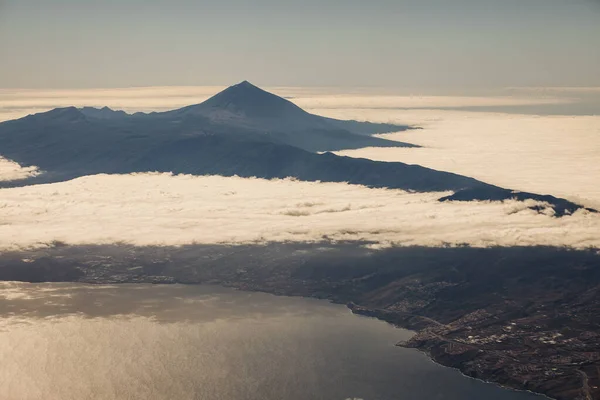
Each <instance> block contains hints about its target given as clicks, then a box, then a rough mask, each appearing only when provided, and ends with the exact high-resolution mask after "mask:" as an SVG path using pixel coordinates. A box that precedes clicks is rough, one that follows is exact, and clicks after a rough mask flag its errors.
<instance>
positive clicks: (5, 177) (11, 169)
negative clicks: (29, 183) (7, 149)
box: [0, 157, 40, 182]
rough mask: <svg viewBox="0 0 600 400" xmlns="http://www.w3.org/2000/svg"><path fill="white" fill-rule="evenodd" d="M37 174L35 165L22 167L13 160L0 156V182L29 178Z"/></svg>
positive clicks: (38, 172)
mask: <svg viewBox="0 0 600 400" xmlns="http://www.w3.org/2000/svg"><path fill="white" fill-rule="evenodd" d="M39 174H40V171H39V170H38V169H37V167H22V166H20V165H19V164H17V163H16V162H14V161H11V160H7V159H6V158H3V157H0V182H5V181H14V180H17V179H25V178H30V177H32V176H37V175H39Z"/></svg>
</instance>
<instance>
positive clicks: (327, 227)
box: [0, 173, 600, 250]
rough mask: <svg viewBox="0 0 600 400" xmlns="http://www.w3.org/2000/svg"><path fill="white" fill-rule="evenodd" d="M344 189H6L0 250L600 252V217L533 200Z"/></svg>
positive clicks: (199, 181)
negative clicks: (269, 245)
mask: <svg viewBox="0 0 600 400" xmlns="http://www.w3.org/2000/svg"><path fill="white" fill-rule="evenodd" d="M444 194H447V193H417V194H415V193H407V192H404V191H400V190H387V189H369V188H366V187H362V186H356V185H348V184H343V183H312V182H298V181H294V180H289V179H285V180H273V181H268V180H263V179H246V178H238V177H233V178H225V177H218V176H202V177H198V176H189V175H185V176H182V175H179V176H172V175H170V174H157V173H151V174H132V175H95V176H87V177H83V178H78V179H75V180H72V181H69V182H62V183H55V184H48V185H36V186H28V187H22V188H12V189H3V190H0V249H4V250H6V249H17V248H24V247H37V246H45V245H48V244H49V243H51V242H52V241H62V242H66V243H68V244H93V243H96V244H104V243H115V242H127V243H131V244H136V245H180V244H189V243H207V244H211V243H251V242H267V241H320V240H324V239H329V240H369V241H374V242H376V243H378V244H379V245H380V246H386V245H392V244H393V245H426V246H439V245H444V244H463V243H468V244H470V245H473V246H480V247H485V246H491V245H501V246H514V245H553V246H563V245H564V246H571V247H575V248H583V247H590V246H592V247H600V234H599V232H600V216H599V215H598V214H591V213H588V212H586V211H583V210H582V211H577V212H576V213H574V214H573V215H571V216H566V217H563V218H554V217H552V216H548V215H543V214H538V213H537V212H535V211H533V210H531V209H529V208H528V207H530V206H532V205H535V204H536V203H534V202H525V203H522V202H516V201H507V202H504V203H488V202H469V203H464V202H444V203H440V202H438V201H437V199H438V198H439V197H440V196H442V195H444Z"/></svg>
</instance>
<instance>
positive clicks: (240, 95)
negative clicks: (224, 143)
mask: <svg viewBox="0 0 600 400" xmlns="http://www.w3.org/2000/svg"><path fill="white" fill-rule="evenodd" d="M175 112H176V113H178V114H180V115H201V116H204V117H206V118H208V119H209V120H210V121H212V122H216V123H232V124H236V125H238V126H244V127H253V128H259V129H262V130H266V131H298V130H306V129H328V128H329V129H333V128H334V127H333V126H331V125H330V124H328V123H327V121H326V119H325V118H322V117H318V116H316V115H312V114H310V113H307V112H306V111H304V110H303V109H301V108H300V107H298V106H297V105H295V104H294V103H292V102H291V101H289V100H286V99H284V98H282V97H279V96H277V95H275V94H272V93H269V92H267V91H265V90H263V89H261V88H259V87H257V86H254V85H253V84H251V83H250V82H248V81H243V82H241V83H238V84H237V85H233V86H230V87H228V88H227V89H225V90H223V91H222V92H220V93H218V94H216V95H214V96H213V97H211V98H210V99H208V100H206V101H205V102H203V103H201V104H197V105H193V106H189V107H185V108H183V109H180V110H176V111H175Z"/></svg>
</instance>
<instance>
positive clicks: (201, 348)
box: [0, 282, 538, 400]
mask: <svg viewBox="0 0 600 400" xmlns="http://www.w3.org/2000/svg"><path fill="white" fill-rule="evenodd" d="M408 337H410V332H408V331H405V330H401V329H397V328H394V327H392V326H390V325H388V324H386V323H384V322H381V321H378V320H375V319H371V318H365V317H360V316H356V315H352V314H351V313H350V311H349V310H348V309H346V307H344V306H340V305H334V304H329V303H328V302H325V301H320V300H314V299H303V298H289V297H276V296H271V295H266V294H261V293H249V292H241V291H234V290H230V289H224V288H219V287H212V286H182V285H155V286H152V285H118V286H87V285H79V284H23V283H12V282H8V283H0V399H2V400H12V399H14V400H28V399H44V400H53V399H57V400H58V399H60V400H68V399H77V400H82V399H145V400H146V399H157V400H162V399H169V400H173V399H182V400H184V399H207V400H250V399H253V400H254V399H261V400H282V399H286V400H301V399H302V400H304V399H323V400H345V399H364V400H384V399H385V400H388V399H390V400H391V399H397V400H419V399H426V400H434V399H440V400H442V399H443V400H465V399H473V400H479V399H486V400H509V399H510V400H519V399H533V398H538V397H536V396H534V395H532V394H528V393H518V392H512V391H509V390H504V389H501V388H499V387H496V386H494V385H491V384H485V383H483V382H479V381H476V380H473V379H468V378H465V377H463V376H462V375H461V374H460V373H458V372H457V371H454V370H452V369H448V368H443V367H440V366H438V365H436V364H434V363H432V362H431V361H430V360H428V359H427V357H425V356H424V355H423V354H420V353H419V352H417V351H415V350H409V349H402V348H399V347H395V346H394V344H395V343H396V342H398V341H399V340H402V339H407V338H408Z"/></svg>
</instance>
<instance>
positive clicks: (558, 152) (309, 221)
mask: <svg viewBox="0 0 600 400" xmlns="http://www.w3.org/2000/svg"><path fill="white" fill-rule="evenodd" d="M220 89H221V88H212V87H211V88H206V87H204V88H132V89H96V90H73V91H65V90H62V91H51V90H48V91H11V92H8V91H0V119H2V118H4V119H8V118H10V117H18V116H22V115H25V114H27V113H30V112H37V111H43V110H47V109H50V108H53V107H57V106H67V105H76V106H84V105H92V106H103V105H108V106H111V107H114V108H115V109H125V110H127V111H130V112H132V111H152V110H165V109H172V108H176V107H179V106H184V105H188V104H193V103H197V102H200V101H202V100H204V99H206V98H207V97H209V96H210V95H211V94H214V93H216V92H217V91H219V90H220ZM274 91H275V92H276V93H278V94H280V95H285V96H287V97H289V98H290V99H291V100H292V101H294V102H296V103H297V104H298V105H300V106H301V107H303V108H305V109H307V110H308V111H310V112H314V113H317V114H321V115H327V116H331V117H338V118H344V119H358V120H370V121H379V122H396V123H407V124H413V125H418V126H421V127H423V129H419V130H409V131H405V132H399V133H395V134H389V135H385V137H386V138H389V139H396V140H400V141H406V142H410V143H416V144H420V145H422V146H424V147H423V148H418V149H407V148H377V149H374V148H366V149H359V150H352V151H344V152H340V154H343V155H348V156H352V157H364V158H370V159H375V160H385V161H402V162H407V163H414V164H420V165H424V166H428V167H431V168H435V169H440V170H445V171H451V172H456V173H460V174H464V175H467V176H472V177H475V178H478V179H481V180H483V181H486V182H489V183H492V184H497V185H500V186H504V187H509V188H513V189H518V190H524V191H532V192H537V193H542V194H553V195H556V196H561V197H566V198H569V199H571V200H575V201H577V202H580V203H582V204H585V205H586V206H591V207H597V208H600V116H593V115H588V116H540V115H528V114H525V113H523V114H515V113H513V114H507V113H499V112H489V110H486V111H480V112H477V111H473V110H469V111H467V110H461V109H459V108H460V107H467V106H469V107H471V106H474V105H475V106H477V105H481V106H485V107H489V106H495V105H500V106H502V105H516V106H527V105H531V104H553V105H556V104H562V103H566V102H570V101H572V100H571V98H570V97H568V96H562V97H561V96H554V94H555V93H556V91H550V93H551V94H552V95H551V96H549V95H548V94H547V93H546V94H544V95H540V94H539V93H534V95H532V94H531V93H529V92H527V96H522V95H520V96H506V95H503V96H488V97H481V96H456V95H454V96H431V95H429V96H409V95H397V94H393V93H392V94H390V93H385V94H377V93H376V92H373V91H367V90H358V89H357V90H355V91H346V92H341V91H339V90H337V89H336V90H334V89H294V88H279V89H277V90H274ZM568 94H569V95H570V94H571V92H568ZM3 102H4V103H3ZM449 107H455V108H456V109H454V110H449V109H448V108H449ZM37 173H39V171H37V170H36V169H35V168H32V167H28V168H21V167H19V166H18V165H17V164H15V163H13V162H11V161H8V160H4V159H0V180H13V179H20V178H24V177H27V176H31V175H33V174H37ZM445 194H447V193H427V194H414V193H407V192H404V191H400V190H384V189H369V188H366V187H362V186H356V185H347V184H343V183H308V182H298V181H295V180H289V179H288V180H273V181H267V180H262V179H243V178H237V177H234V178H224V177H215V176H210V177H195V176H172V175H170V174H153V173H148V174H134V175H116V176H109V175H97V176H88V177H83V178H79V179H76V180H73V181H70V182H63V183H56V184H49V185H37V186H30V187H23V188H13V189H2V190H0V248H1V249H9V248H22V247H29V246H44V245H47V244H48V243H50V242H52V241H54V240H59V241H64V242H66V243H78V244H80V243H113V242H119V241H123V242H128V243H134V244H140V245H150V244H167V245H177V244H186V243H194V242H196V243H251V242H267V241H319V240H324V239H325V240H370V241H374V242H376V243H378V244H379V245H382V246H386V245H391V244H394V245H417V244H418V245H431V246H438V245H443V244H448V243H449V244H462V243H468V244H471V245H473V246H490V245H502V246H512V245H536V244H544V245H557V246H558V245H566V246H572V247H577V248H582V247H589V246H594V247H600V216H598V214H591V213H589V212H586V211H578V212H576V213H575V214H574V215H572V216H567V217H564V218H555V217H553V216H551V215H548V213H546V214H539V213H537V212H535V211H533V210H531V209H530V208H529V207H530V206H532V205H535V204H534V203H531V202H529V203H520V202H514V201H508V202H504V203H489V202H470V203H460V202H446V203H440V202H438V201H437V199H438V198H439V197H441V196H443V195H445Z"/></svg>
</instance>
